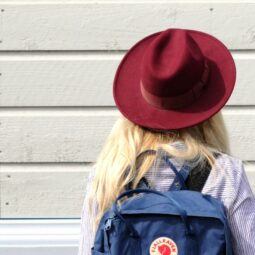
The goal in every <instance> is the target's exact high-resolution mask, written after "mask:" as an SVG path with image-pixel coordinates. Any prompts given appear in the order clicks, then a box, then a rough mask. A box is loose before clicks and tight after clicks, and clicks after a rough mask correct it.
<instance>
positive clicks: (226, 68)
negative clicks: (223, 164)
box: [113, 28, 236, 131]
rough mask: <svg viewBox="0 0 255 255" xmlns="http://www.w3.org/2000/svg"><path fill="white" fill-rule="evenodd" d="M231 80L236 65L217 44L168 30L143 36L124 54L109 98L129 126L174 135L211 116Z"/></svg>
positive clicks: (201, 35)
mask: <svg viewBox="0 0 255 255" xmlns="http://www.w3.org/2000/svg"><path fill="white" fill-rule="evenodd" d="M235 81H236V67H235V62H234V60H233V58H232V55H231V53H230V52H229V50H228V48H227V47H226V46H225V45H224V44H223V43H222V42H221V41H220V40H218V39H217V38H215V37H214V36H212V35H210V34H207V33H204V32H202V31H197V30H191V29H181V28H170V29H167V30H164V31H160V32H157V33H153V34H151V35H149V36H146V37H145V38H143V39H142V40H140V41H138V42H137V43H136V44H135V45H134V46H133V47H131V48H130V50H129V51H128V52H127V53H126V54H125V56H124V57H123V59H122V60H121V62H120V64H119V66H118V68H117V71H116V74H115V78H114V83H113V97H114V100H115V103H116V106H117V108H118V109H119V110H120V112H121V113H122V114H123V115H124V116H125V117H126V118H127V119H129V120H130V121H132V122H134V123H136V124H138V125H141V126H143V127H147V128H150V129H155V130H162V131H164V130H165V131H166V130H174V129H181V128H185V127H190V126H194V125H196V124H198V123H200V122H202V121H204V120H206V119H208V118H210V117H211V116H213V115H214V114H216V113H217V112H218V111H219V110H220V109H221V108H222V107H223V106H224V105H225V104H226V102H227V101H228V99H229V97H230V96H231V94H232V92H233V89H234V85H235Z"/></svg>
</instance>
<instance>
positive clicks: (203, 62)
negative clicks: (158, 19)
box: [140, 29, 210, 109]
mask: <svg viewBox="0 0 255 255" xmlns="http://www.w3.org/2000/svg"><path fill="white" fill-rule="evenodd" d="M209 71H210V65H209V62H208V60H207V59H206V57H205V56H204V55H203V53H202V52H201V50H200V48H199V46H198V44H197V43H196V41H195V40H194V39H193V38H192V36H191V35H189V33H188V31H186V30H184V29H177V30H174V31H172V30H171V29H167V30H165V31H163V32H162V33H160V34H159V35H158V36H157V37H156V38H155V39H154V40H153V41H152V42H151V43H150V44H149V45H148V46H147V48H146V49H145V52H144V55H143V59H142V63H141V79H140V89H141V94H142V96H143V98H144V99H145V100H146V102H147V103H149V104H151V105H153V106H154V107H157V108H160V109H179V108H182V107H186V106H188V105H190V104H192V103H193V102H194V101H195V100H197V99H198V98H199V96H200V95H201V93H202V91H203V88H204V87H205V85H206V82H207V80H208V77H209Z"/></svg>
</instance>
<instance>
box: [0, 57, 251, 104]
mask: <svg viewBox="0 0 255 255" xmlns="http://www.w3.org/2000/svg"><path fill="white" fill-rule="evenodd" d="M233 56H234V58H235V61H236V65H237V81H236V87H235V89H234V92H233V94H232V95H231V97H230V99H229V101H228V102H227V105H255V100H254V96H253V95H254V93H255V86H253V84H254V83H255V78H254V70H253V66H254V65H255V54H254V52H253V53H250V52H248V53H247V52H246V53H240V52H237V53H236V52H234V53H233ZM122 57H123V54H100V53H99V52H98V53H87V54H66V55H63V54H49V55H48V54H43V55H42V54H32V55H27V54H26V55H23V54H21V55H20V54H10V55H9V54H4V55H3V56H2V57H1V59H0V70H1V76H0V82H1V87H0V106H4V107H8V106H10V107H12V106H15V107H17V106H113V105H115V102H114V100H113V96H112V82H113V78H114V74H115V71H116V69H117V66H118V63H119V62H120V60H121V58H122Z"/></svg>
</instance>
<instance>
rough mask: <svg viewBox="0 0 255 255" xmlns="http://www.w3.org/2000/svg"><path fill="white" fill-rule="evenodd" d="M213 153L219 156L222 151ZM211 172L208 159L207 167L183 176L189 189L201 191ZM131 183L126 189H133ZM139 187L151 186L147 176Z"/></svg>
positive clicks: (194, 169) (197, 168)
mask: <svg viewBox="0 0 255 255" xmlns="http://www.w3.org/2000/svg"><path fill="white" fill-rule="evenodd" d="M213 155H214V156H215V157H216V158H217V157H218V156H219V155H220V153H217V152H213ZM210 172H211V167H210V164H209V163H208V161H207V162H206V165H205V168H203V170H200V169H199V166H197V167H195V168H193V169H191V170H190V172H189V174H188V175H187V176H186V177H185V176H183V177H184V179H185V184H186V186H187V188H188V190H193V191H199V192H201V191H202V189H203V187H204V185H205V183H206V181H207V178H208V176H209V175H210ZM174 182H175V181H174ZM131 185H132V182H131V183H129V184H128V185H127V186H126V189H127V190H128V189H131ZM138 187H139V188H151V187H150V185H149V182H148V181H147V179H146V178H145V177H142V178H141V180H140V182H139V184H138Z"/></svg>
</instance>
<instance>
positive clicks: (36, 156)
mask: <svg viewBox="0 0 255 255" xmlns="http://www.w3.org/2000/svg"><path fill="white" fill-rule="evenodd" d="M254 14H255V3H252V2H251V1H249V3H247V2H245V1H241V0H240V1H214V2H212V1H200V2H197V1H191V0H190V1H187V0H186V1H183V0H182V1H171V0H165V1H157V0H144V1H129V0H119V1H117V0H116V1H111V2H110V1H106V0H105V1H103V0H102V1H96V0H91V1H85V0H83V1H82V0H80V1H71V0H62V1H57V0H52V1H48V2H46V1H42V0H34V1H30V2H29V1H25V0H16V1H11V0H9V1H7V0H6V1H0V107H1V108H0V162H1V166H0V167H1V168H0V217H1V218H2V219H4V218H9V220H1V222H0V254H9V255H10V254H12V255H16V254H19V255H22V254H40V255H41V254H43V255H44V254H61V255H65V254H68V255H69V254H70V255H71V254H72V255H73V254H76V251H77V238H78V233H79V220H78V219H77V220H66V221H65V220H53V221H52V220H47V221H45V220H44V221H43V220H37V221H33V220H31V219H32V218H46V219H47V218H79V217H80V211H81V206H82V202H83V196H84V189H85V186H86V176H87V173H88V171H89V169H91V165H92V164H93V162H94V160H95V158H96V155H97V154H98V153H99V151H100V149H101V147H102V144H103V141H104V139H105V138H106V136H107V134H108V133H109V131H110V129H111V127H112V125H113V123H114V121H115V120H116V119H117V117H118V115H119V112H118V111H117V109H116V107H115V106H114V101H113V97H112V81H113V77H114V73H115V70H116V67H117V65H118V63H119V61H120V60H121V58H122V56H123V54H124V53H125V52H126V50H127V49H129V47H131V46H132V45H133V44H134V43H135V42H136V41H138V40H139V39H141V38H143V37H144V36H146V35H148V34H150V33H153V32H156V31H160V30H164V29H166V28H169V27H181V28H190V29H197V30H202V31H205V32H208V33H211V34H213V35H215V36H216V37H218V38H219V39H221V40H222V41H223V42H224V43H225V44H226V45H227V47H228V48H229V49H230V50H231V52H232V54H233V56H234V59H235V61H236V65H237V84H236V88H235V91H234V93H233V94H232V96H231V98H230V100H229V101H228V103H227V105H226V106H225V107H224V109H223V113H224V118H225V120H226V124H227V128H228V130H229V133H230V137H231V146H232V153H233V155H234V156H237V157H239V158H241V159H243V160H244V163H245V164H246V165H247V167H246V171H247V174H248V176H249V180H250V183H251V184H252V186H253V189H254V190H255V163H254V162H255V153H254V146H255V132H254V127H255V97H254V94H255V68H254V66H255V52H254V50H255V19H254ZM18 218H28V219H29V220H24V219H23V220H18ZM45 224H46V225H45ZM45 226H46V227H45ZM49 226H50V227H49ZM1 229H2V230H1ZM24 229H26V230H27V231H25V232H24V231H23V230H24ZM46 229H48V230H49V231H52V232H50V233H54V234H52V235H51V236H50V238H48V239H47V238H46V239H47V240H48V241H45V242H41V240H45V239H43V238H42V237H45V236H48V234H49V233H47V231H46ZM44 230H45V231H46V232H45V231H44ZM17 231H18V233H19V234H17ZM6 233H9V235H8V238H7V235H6ZM63 233H66V235H65V234H64V236H63V235H61V234H63ZM59 234H60V235H61V237H60V236H59ZM31 236H37V237H38V238H37V239H36V240H37V241H35V242H34V241H33V242H32V241H31V242H30V240H31V239H33V238H31ZM59 238H60V239H59ZM22 240H23V241H22ZM24 240H25V241H24ZM34 240H35V239H34ZM54 241H55V243H54V244H55V245H53V246H52V243H51V242H54ZM22 242H23V243H22ZM21 247H22V249H21ZM36 247H37V248H36ZM49 247H51V248H49ZM18 251H19V253H18ZM22 252H23V253H22Z"/></svg>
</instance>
